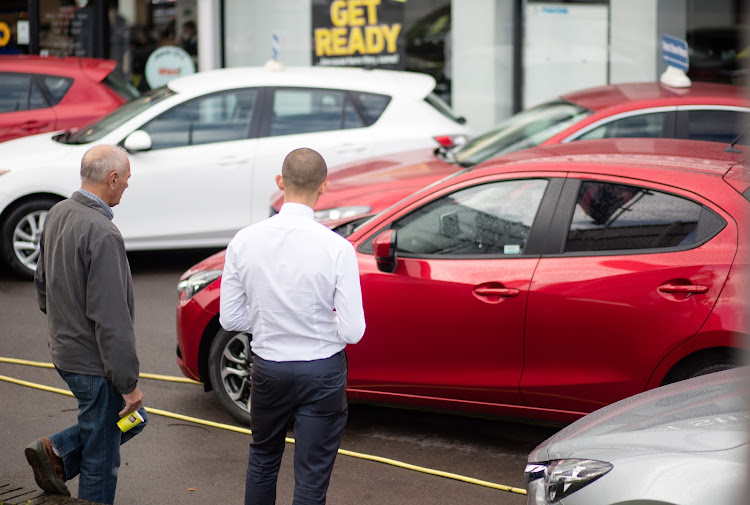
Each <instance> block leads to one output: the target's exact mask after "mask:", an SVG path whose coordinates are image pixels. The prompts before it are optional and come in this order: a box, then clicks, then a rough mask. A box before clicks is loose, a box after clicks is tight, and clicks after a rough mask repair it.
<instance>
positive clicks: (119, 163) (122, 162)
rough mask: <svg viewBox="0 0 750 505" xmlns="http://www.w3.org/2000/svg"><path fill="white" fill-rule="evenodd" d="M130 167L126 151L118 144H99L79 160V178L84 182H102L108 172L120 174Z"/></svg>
mask: <svg viewBox="0 0 750 505" xmlns="http://www.w3.org/2000/svg"><path fill="white" fill-rule="evenodd" d="M129 168H130V161H129V160H128V152H127V151H126V150H125V149H123V148H122V147H119V146H111V145H107V144H100V145H98V146H94V147H92V148H91V149H89V150H88V151H86V154H84V155H83V159H82V160H81V180H82V181H83V182H84V183H94V184H101V183H103V182H104V181H105V180H106V179H107V176H108V175H109V174H111V173H112V172H117V173H118V174H120V175H122V174H123V173H124V172H125V171H126V170H128V169H129Z"/></svg>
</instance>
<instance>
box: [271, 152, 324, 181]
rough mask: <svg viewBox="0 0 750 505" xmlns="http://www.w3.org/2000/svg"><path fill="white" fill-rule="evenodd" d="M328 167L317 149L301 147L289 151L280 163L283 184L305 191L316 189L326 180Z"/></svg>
mask: <svg viewBox="0 0 750 505" xmlns="http://www.w3.org/2000/svg"><path fill="white" fill-rule="evenodd" d="M327 175H328V167H327V166H326V162H325V160H324V159H323V157H322V156H321V155H320V153H318V152H317V151H313V150H312V149H310V148H307V147H301V148H299V149H295V150H294V151H292V152H290V153H289V154H287V155H286V158H284V163H283V164H282V165H281V177H282V178H283V179H284V185H286V186H289V187H291V188H293V189H296V190H298V191H299V190H302V191H306V192H313V191H317V190H318V189H319V188H320V185H321V184H323V182H324V181H325V180H326V176H327Z"/></svg>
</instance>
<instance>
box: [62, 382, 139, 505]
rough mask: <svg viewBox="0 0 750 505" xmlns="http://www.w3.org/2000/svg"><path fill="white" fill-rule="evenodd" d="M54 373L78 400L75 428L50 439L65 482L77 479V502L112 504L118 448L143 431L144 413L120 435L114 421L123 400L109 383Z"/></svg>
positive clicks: (118, 458) (118, 463) (115, 484)
mask: <svg viewBox="0 0 750 505" xmlns="http://www.w3.org/2000/svg"><path fill="white" fill-rule="evenodd" d="M57 371H58V373H59V374H60V376H61V377H62V378H63V380H64V381H65V382H66V383H67V384H68V387H69V388H70V390H71V392H72V393H73V395H74V396H75V397H76V399H77V400H78V424H76V425H74V426H71V427H70V428H68V429H66V430H63V431H61V432H59V433H56V434H54V435H52V436H51V437H50V440H51V441H52V445H53V446H54V447H55V449H57V452H59V453H60V456H61V457H62V460H63V464H64V465H65V480H70V479H72V478H74V477H75V476H76V475H80V478H79V479H78V498H79V499H81V500H88V501H92V502H97V503H105V504H112V503H114V501H115V487H116V486H117V470H118V469H119V468H120V445H121V444H124V443H125V442H127V441H128V440H130V439H131V438H133V437H134V436H135V435H137V434H138V433H140V432H141V431H143V428H144V427H145V425H146V422H147V421H148V417H147V415H146V410H145V409H144V408H141V409H140V410H139V411H138V412H140V414H141V415H142V416H143V421H144V422H142V423H141V424H139V425H137V426H135V427H134V428H132V429H131V430H130V431H128V432H127V433H122V432H121V431H120V428H118V427H117V421H118V420H119V419H120V416H119V412H120V411H121V410H122V408H123V407H124V406H125V400H123V398H122V395H121V394H120V393H118V392H117V389H115V387H114V386H113V385H112V383H111V382H110V381H109V379H107V378H106V377H98V376H94V375H83V374H78V373H70V372H66V371H64V370H60V369H58V370H57Z"/></svg>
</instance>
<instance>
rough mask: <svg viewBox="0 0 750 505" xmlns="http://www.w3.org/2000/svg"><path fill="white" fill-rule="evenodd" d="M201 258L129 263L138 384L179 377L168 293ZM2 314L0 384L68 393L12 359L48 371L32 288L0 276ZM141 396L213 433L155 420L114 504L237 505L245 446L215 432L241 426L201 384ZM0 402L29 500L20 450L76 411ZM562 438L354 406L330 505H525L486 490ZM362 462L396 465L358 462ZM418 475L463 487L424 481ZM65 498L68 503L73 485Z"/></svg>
mask: <svg viewBox="0 0 750 505" xmlns="http://www.w3.org/2000/svg"><path fill="white" fill-rule="evenodd" d="M207 255H208V253H207V252H205V251H202V252H195V251H191V252H180V253H158V254H154V253H151V254H145V253H139V254H131V255H130V261H131V267H132V270H133V280H134V289H135V297H136V335H137V339H138V354H139V357H140V361H141V372H142V373H143V372H145V373H151V374H161V375H166V376H173V377H181V374H180V371H179V369H178V367H177V365H176V364H175V359H174V353H175V345H176V337H175V328H174V326H175V322H174V317H175V314H174V310H175V304H176V299H177V297H176V290H175V286H176V283H177V280H178V278H179V275H180V273H182V271H184V270H185V269H186V268H188V267H189V266H191V265H192V264H193V263H195V262H197V261H198V260H200V259H202V258H203V257H205V256H207ZM0 307H2V309H1V310H0V360H1V359H3V358H5V361H0V375H2V376H4V377H6V378H10V379H15V380H21V381H27V382H29V383H34V384H41V385H45V386H51V387H53V388H59V389H61V390H65V389H66V388H65V384H64V382H63V381H62V379H60V378H59V376H58V375H57V373H56V372H55V371H54V370H53V369H50V368H43V367H37V366H29V365H28V364H16V363H10V362H8V360H7V358H11V359H20V360H28V361H34V362H43V363H48V362H49V353H48V350H47V337H46V331H47V327H46V321H45V318H44V315H43V314H42V313H41V312H40V311H39V309H38V308H37V305H36V299H35V294H34V287H33V284H32V283H31V282H28V281H23V280H19V279H17V278H15V277H14V276H13V275H12V274H11V273H9V272H8V271H6V270H0ZM365 338H366V337H365ZM139 386H140V388H141V390H142V391H143V394H144V401H145V404H146V406H147V407H150V408H152V409H158V410H159V411H166V412H167V413H175V414H179V415H182V416H188V417H189V418H197V419H201V420H206V421H209V422H211V423H214V424H211V425H205V424H198V423H196V422H193V421H192V420H190V419H186V418H175V417H166V416H164V415H160V414H157V413H152V414H151V416H150V420H149V426H148V427H147V428H146V430H144V432H143V433H142V434H141V435H139V436H138V437H136V438H135V439H133V441H132V442H129V443H128V444H127V445H125V446H124V447H123V450H122V466H121V468H120V479H119V484H118V490H117V499H116V502H117V503H128V504H130V505H141V504H144V505H145V504H164V503H181V504H187V505H189V504H203V503H241V502H242V499H243V495H244V476H245V471H246V468H247V449H248V444H249V443H250V440H251V436H250V435H248V434H247V433H242V432H236V431H230V430H229V429H225V428H223V427H222V426H218V425H229V426H239V425H237V424H236V423H235V422H234V421H233V420H232V418H230V417H229V416H228V415H227V414H225V413H224V412H223V411H222V410H221V408H220V406H219V404H218V402H217V401H216V400H215V399H214V396H213V394H209V393H204V392H203V388H202V387H201V386H199V385H196V384H187V383H181V382H171V381H164V380H155V379H145V378H144V379H141V381H140V383H139ZM0 398H2V409H0V448H2V457H0V481H2V482H0V484H2V483H5V482H9V483H12V484H14V485H18V486H24V487H25V488H30V489H34V488H35V484H34V480H33V476H32V473H31V470H30V468H29V466H28V464H27V462H26V460H25V458H24V455H23V449H24V447H25V446H26V445H27V444H28V443H29V442H31V441H32V440H34V439H35V438H39V437H40V436H48V435H50V434H52V433H54V432H56V431H59V430H60V429H63V428H65V427H67V426H69V425H71V424H73V423H74V422H75V416H76V412H77V408H76V403H75V400H74V399H73V398H70V397H68V396H65V395H62V394H59V393H56V392H53V391H46V390H41V389H35V388H32V387H28V386H26V385H20V384H17V383H13V382H8V380H0ZM557 429H558V428H556V427H545V426H534V425H529V424H518V423H511V422H505V421H501V420H497V419H481V418H471V417H463V416H455V415H450V414H445V413H433V412H420V411H411V410H403V409H394V408H389V407H381V406H373V405H364V404H351V405H350V415H349V421H348V424H347V428H346V431H345V433H344V439H343V442H342V445H341V448H342V449H344V450H345V451H348V452H347V453H346V454H341V455H339V457H338V458H337V460H336V465H335V467H334V471H333V477H332V479H331V486H330V488H329V491H328V503H329V504H332V505H337V504H341V505H343V504H351V503H357V504H363V505H367V504H386V503H387V504H394V505H398V504H409V505H422V504H425V505H426V504H431V505H433V504H438V503H493V504H499V505H506V504H507V505H523V504H524V503H526V497H525V496H524V495H523V494H519V493H517V492H509V491H503V490H498V489H495V488H492V487H488V486H487V485H483V482H485V483H491V484H500V485H503V486H509V487H513V488H521V489H522V488H523V469H524V465H525V461H526V456H527V455H528V453H529V451H531V450H532V449H533V448H534V447H535V446H536V445H537V444H539V443H540V442H542V441H543V440H544V439H546V438H547V437H548V436H550V435H552V434H553V433H555V432H556V431H557ZM289 435H290V436H292V437H293V433H290V434H289ZM350 453H356V454H354V455H350ZM293 454H294V445H293V444H287V449H286V451H285V455H284V459H283V462H282V468H281V472H280V476H279V482H278V500H277V501H278V503H291V501H292V493H293V486H294V479H293V470H292V460H293ZM358 454H363V455H367V457H370V456H374V457H376V459H377V458H381V459H385V460H395V461H396V462H398V463H402V464H403V465H402V466H394V465H392V464H388V462H382V461H373V460H371V459H362V458H361V457H358ZM415 467H416V468H415ZM420 468H424V469H429V470H435V471H438V472H447V473H450V474H455V475H457V476H460V477H466V478H467V479H466V480H456V479H453V478H446V477H443V476H439V475H433V474H430V473H424V472H423V471H419V470H420ZM475 480H476V481H480V482H479V483H475ZM467 481H468V482H467ZM68 487H69V489H70V490H71V492H72V493H73V496H75V494H76V480H73V481H71V482H69V483H68Z"/></svg>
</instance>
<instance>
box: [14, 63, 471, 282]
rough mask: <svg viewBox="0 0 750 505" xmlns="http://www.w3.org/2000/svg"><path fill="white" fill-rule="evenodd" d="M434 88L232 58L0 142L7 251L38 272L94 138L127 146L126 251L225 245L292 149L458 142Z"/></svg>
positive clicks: (410, 77)
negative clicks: (72, 121)
mask: <svg viewBox="0 0 750 505" xmlns="http://www.w3.org/2000/svg"><path fill="white" fill-rule="evenodd" d="M434 88H435V80H434V78H432V77H431V76H428V75H425V74H417V73H410V72H398V71H387V70H366V69H359V68H321V67H299V68H286V69H284V68H279V69H271V68H266V67H249V68H230V69H222V70H214V71H209V72H201V73H198V74H194V75H191V76H187V77H183V78H178V79H175V80H173V81H171V82H170V83H169V84H168V85H167V86H166V87H163V88H160V89H156V90H153V91H151V92H149V93H146V94H145V95H143V96H141V97H139V98H137V99H135V100H133V101H131V102H128V103H127V104H125V105H123V106H122V107H121V108H119V109H117V110H115V111H114V112H112V113H111V114H110V115H108V116H106V117H105V118H104V119H102V120H100V121H99V122H97V123H94V124H92V125H89V126H87V127H84V128H82V129H80V130H79V131H76V132H64V133H53V134H42V135H35V136H31V137H26V138H21V139H17V140H11V141H7V142H2V143H0V253H1V255H2V259H3V261H4V262H5V263H6V264H7V265H9V266H10V268H11V269H12V270H14V271H15V272H17V273H19V274H21V275H25V276H30V275H31V274H32V273H33V271H34V269H35V268H36V259H37V256H38V253H39V238H40V236H41V231H42V228H43V226H44V219H45V216H46V214H47V211H48V209H49V208H50V207H51V206H52V205H54V204H55V203H56V202H58V201H60V200H62V199H64V198H67V197H69V196H70V195H71V194H72V193H73V192H74V191H75V190H76V189H77V188H78V187H79V186H80V177H79V170H80V161H81V157H82V156H83V154H84V153H85V152H86V151H87V150H88V149H89V148H91V147H92V146H94V145H96V144H113V145H121V146H124V147H125V148H126V149H127V150H128V151H129V152H130V163H131V172H132V178H131V179H130V187H129V189H128V190H127V192H126V193H125V196H124V197H123V200H122V203H121V204H120V205H119V206H118V207H117V208H116V209H115V219H114V222H115V224H117V226H118V227H119V228H120V230H121V232H122V235H123V238H124V239H125V247H126V248H127V249H128V250H158V249H175V248H195V247H221V246H225V245H226V244H228V243H229V241H230V240H231V238H232V237H233V236H234V234H235V233H236V232H237V231H238V230H239V229H241V228H243V227H244V226H247V225H248V224H251V223H253V222H257V221H259V220H261V219H263V218H265V217H267V216H268V214H269V198H270V195H271V194H272V193H273V191H274V190H275V189H276V188H275V184H274V180H273V177H274V175H275V174H278V173H280V171H281V163H282V161H283V159H284V157H285V156H286V155H287V153H289V152H290V151H291V150H293V149H296V148H298V147H310V148H312V149H315V150H317V151H318V152H320V153H321V154H322V155H323V157H324V158H325V159H326V161H327V163H328V166H329V167H331V166H334V165H338V164H341V163H348V162H351V161H355V160H358V159H360V158H367V157H372V156H376V155H382V154H387V153H391V152H398V151H404V150H407V149H415V148H419V147H435V148H437V147H439V146H440V145H441V144H443V145H445V144H450V143H460V142H461V140H463V139H465V138H466V137H467V136H468V135H469V133H470V132H469V130H468V127H467V126H466V125H465V121H464V120H463V118H460V117H457V116H456V115H454V114H453V112H452V111H451V109H450V108H449V107H448V106H447V105H446V104H445V103H444V102H443V101H442V100H440V99H439V98H438V97H437V96H436V95H435V94H434V93H433V89H434Z"/></svg>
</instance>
